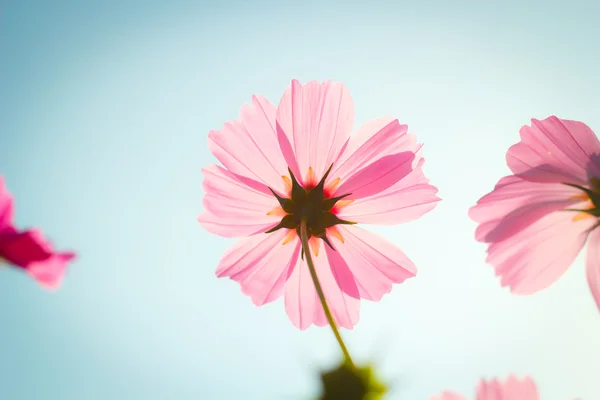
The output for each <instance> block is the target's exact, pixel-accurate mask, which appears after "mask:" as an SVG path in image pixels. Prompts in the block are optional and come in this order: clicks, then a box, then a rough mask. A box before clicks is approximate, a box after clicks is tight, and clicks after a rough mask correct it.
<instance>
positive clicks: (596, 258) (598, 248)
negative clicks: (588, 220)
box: [586, 229, 600, 310]
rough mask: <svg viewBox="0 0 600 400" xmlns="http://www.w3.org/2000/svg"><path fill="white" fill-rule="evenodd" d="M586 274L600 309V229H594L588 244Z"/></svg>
mask: <svg viewBox="0 0 600 400" xmlns="http://www.w3.org/2000/svg"><path fill="white" fill-rule="evenodd" d="M586 274H587V280H588V284H589V285H590V290H591V291H592V296H594V300H596V305H597V306H598V309H599V310H600V229H594V230H593V231H592V233H591V234H590V238H589V242H588V245H587V266H586Z"/></svg>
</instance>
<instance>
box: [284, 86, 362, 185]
mask: <svg viewBox="0 0 600 400" xmlns="http://www.w3.org/2000/svg"><path fill="white" fill-rule="evenodd" d="M353 124H354V103H353V102H352V97H351V96H350V92H349V91H348V89H347V88H346V87H345V86H344V85H343V84H342V83H332V82H330V81H326V82H323V83H319V82H316V81H311V82H308V83H307V84H305V85H302V84H300V82H298V81H297V80H292V83H291V86H290V87H289V88H288V89H287V90H286V91H285V93H284V94H283V97H282V98H281V101H280V103H279V106H278V107H277V133H278V135H279V142H280V147H281V148H282V150H283V153H284V157H285V160H286V161H287V164H288V165H289V166H290V168H291V169H292V171H293V173H294V174H295V175H296V177H297V178H298V180H300V181H301V182H305V181H306V178H307V173H308V168H309V167H312V168H313V170H314V172H315V174H316V176H317V177H319V178H320V177H321V176H323V174H324V173H325V171H326V170H327V168H329V166H330V165H331V164H332V163H334V162H335V161H336V160H337V158H338V156H339V154H340V153H341V151H342V149H343V148H344V146H345V145H346V143H347V141H348V138H349V136H350V133H351V132H352V126H353Z"/></svg>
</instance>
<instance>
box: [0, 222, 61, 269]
mask: <svg viewBox="0 0 600 400" xmlns="http://www.w3.org/2000/svg"><path fill="white" fill-rule="evenodd" d="M52 253H53V252H52V249H51V247H49V246H48V244H47V243H46V242H45V240H44V239H43V235H42V233H41V232H40V231H39V230H37V229H31V230H28V231H25V232H9V233H2V234H0V257H2V258H4V259H5V260H6V261H8V262H9V263H10V264H13V265H15V266H17V267H21V268H24V269H27V267H28V266H29V264H31V263H32V262H37V261H44V260H46V259H48V258H49V257H50V256H51V255H52Z"/></svg>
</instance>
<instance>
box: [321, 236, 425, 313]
mask: <svg viewBox="0 0 600 400" xmlns="http://www.w3.org/2000/svg"><path fill="white" fill-rule="evenodd" d="M338 229H339V232H340V233H341V235H342V237H343V238H344V242H343V243H341V242H339V241H336V242H335V247H336V250H332V249H330V248H326V252H327V257H328V258H329V262H330V264H331V268H332V270H334V271H340V270H341V271H343V270H345V269H347V270H349V271H350V272H351V274H352V275H353V276H354V279H353V280H352V281H350V279H348V278H346V279H343V280H341V279H340V280H338V284H339V286H340V288H341V289H342V290H343V291H344V292H345V293H346V294H348V295H349V296H351V297H358V296H356V289H358V294H359V295H360V297H361V298H364V299H367V300H373V301H379V300H381V297H382V296H383V295H384V294H386V293H389V292H390V291H391V290H392V284H394V283H402V282H404V281H405V280H406V279H408V278H412V277H414V276H415V275H416V274H417V268H416V267H415V265H414V264H413V263H412V261H410V260H409V259H408V257H406V255H405V254H404V253H403V252H402V251H401V250H400V249H399V248H398V247H396V246H394V245H393V244H391V243H390V242H388V241H387V240H385V239H383V238H381V237H379V236H377V235H375V234H373V233H371V232H369V231H366V230H364V229H361V228H358V227H356V226H341V225H340V226H339V228H338Z"/></svg>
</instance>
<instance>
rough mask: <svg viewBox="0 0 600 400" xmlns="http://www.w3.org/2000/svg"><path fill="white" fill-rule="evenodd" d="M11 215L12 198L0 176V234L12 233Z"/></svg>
mask: <svg viewBox="0 0 600 400" xmlns="http://www.w3.org/2000/svg"><path fill="white" fill-rule="evenodd" d="M13 213H14V206H13V197H12V195H11V194H10V193H9V192H8V189H7V188H6V185H5V183H4V177H3V176H1V175H0V232H4V231H14V228H13Z"/></svg>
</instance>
